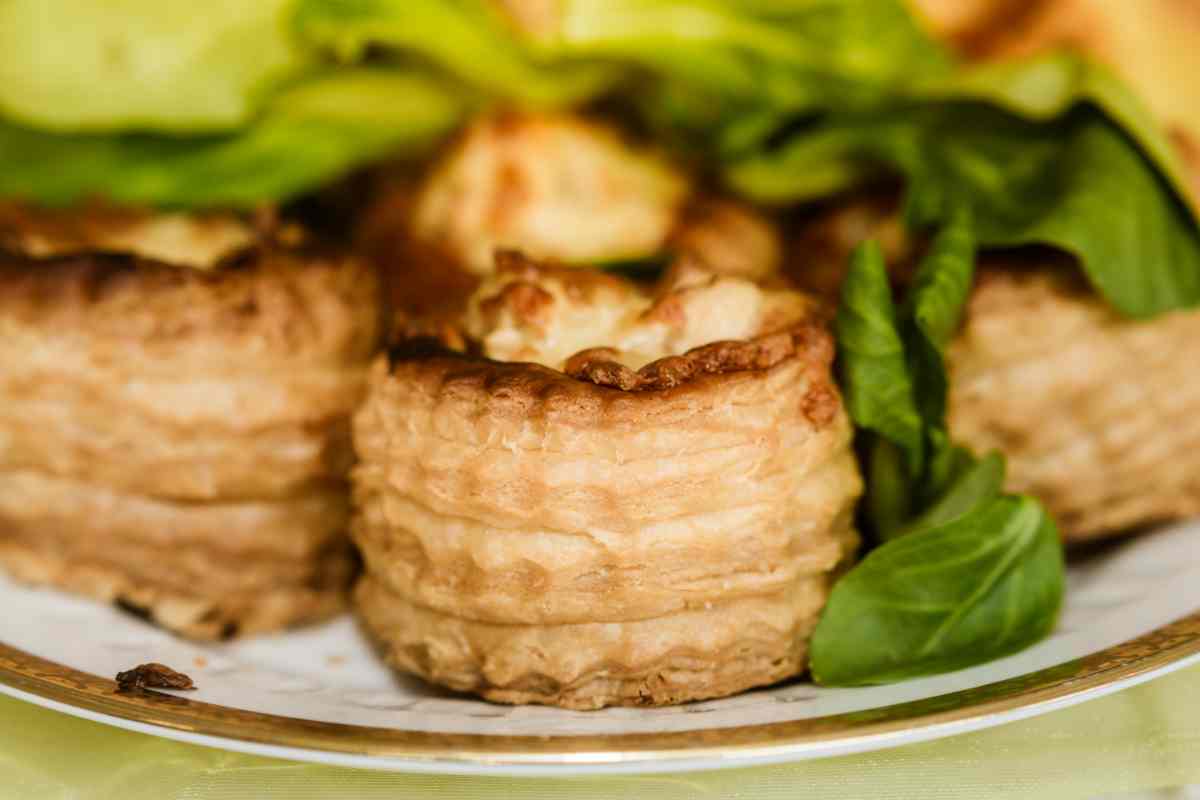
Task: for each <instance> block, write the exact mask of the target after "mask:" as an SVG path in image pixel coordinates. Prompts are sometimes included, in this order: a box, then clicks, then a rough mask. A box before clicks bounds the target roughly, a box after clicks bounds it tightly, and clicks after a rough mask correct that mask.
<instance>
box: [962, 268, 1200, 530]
mask: <svg viewBox="0 0 1200 800" xmlns="http://www.w3.org/2000/svg"><path fill="white" fill-rule="evenodd" d="M1198 337H1200V312H1196V311H1185V312H1178V313H1174V314H1167V315H1164V316H1161V317H1158V318H1156V319H1154V320H1151V321H1149V322H1137V321H1134V320H1129V319H1125V318H1123V317H1121V316H1120V315H1118V314H1117V313H1116V312H1115V311H1113V310H1112V309H1111V308H1110V307H1109V306H1108V305H1107V304H1106V303H1105V302H1104V301H1103V300H1101V299H1100V298H1099V297H1097V296H1096V294H1095V292H1094V291H1092V290H1091V289H1090V288H1089V287H1088V286H1086V285H1085V284H1084V283H1083V281H1082V279H1081V278H1080V277H1079V276H1078V275H1077V274H1075V273H1074V272H1072V271H1071V270H1069V269H1064V268H1062V265H1059V267H1058V268H1055V266H1054V265H1053V264H1051V265H1049V266H1047V267H1046V268H1042V269H1037V268H1034V269H1020V268H1019V267H1018V268H1008V269H1006V268H1004V267H1002V266H1000V265H992V266H991V267H990V268H986V269H983V270H982V271H981V274H980V276H979V278H978V280H977V282H976V287H975V291H974V293H973V294H972V296H971V300H970V303H969V305H968V309H967V317H966V324H965V325H964V327H963V330H962V332H961V333H960V334H959V336H958V338H957V339H956V340H955V341H954V344H953V346H952V347H951V348H950V351H949V364H950V372H951V377H950V405H949V412H950V427H951V430H952V432H953V433H954V435H955V436H957V437H958V438H959V439H961V440H962V441H963V442H964V443H966V444H967V445H969V446H970V447H972V448H973V449H975V450H977V451H980V452H983V451H986V450H991V449H996V450H1000V451H1001V452H1003V453H1005V454H1006V455H1007V456H1008V465H1009V467H1008V474H1009V485H1010V486H1011V488H1012V489H1013V490H1014V491H1019V492H1029V493H1030V494H1033V495H1036V496H1038V497H1040V498H1042V499H1043V500H1044V501H1045V503H1046V505H1047V507H1048V508H1049V509H1050V511H1051V513H1052V514H1053V515H1054V517H1055V519H1056V520H1057V522H1058V525H1059V528H1060V529H1062V531H1063V532H1064V533H1065V534H1066V536H1067V538H1069V539H1072V540H1081V539H1088V538H1094V537H1099V536H1103V535H1105V534H1111V533H1116V532H1119V531H1123V530H1127V529H1129V528H1132V527H1136V526H1139V525H1146V524H1149V523H1152V522H1161V521H1164V520H1170V519H1176V518H1179V517H1188V516H1194V515H1196V514H1200V476H1198V474H1197V468H1200V461H1198V460H1197V459H1198V454H1200V422H1197V420H1198V419H1200V414H1198V412H1200V384H1197V383H1193V382H1192V380H1191V378H1192V374H1191V370H1192V366H1191V365H1192V363H1193V361H1194V356H1193V348H1194V342H1196V341H1197V340H1198Z"/></svg>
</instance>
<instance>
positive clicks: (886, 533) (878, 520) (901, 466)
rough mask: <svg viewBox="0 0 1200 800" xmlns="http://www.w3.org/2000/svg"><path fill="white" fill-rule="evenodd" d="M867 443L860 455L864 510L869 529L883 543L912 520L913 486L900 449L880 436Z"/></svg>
mask: <svg viewBox="0 0 1200 800" xmlns="http://www.w3.org/2000/svg"><path fill="white" fill-rule="evenodd" d="M870 440H871V444H870V445H869V446H868V447H866V448H864V449H865V451H866V452H865V454H864V456H863V468H864V470H865V471H866V475H865V478H866V496H865V497H864V510H865V512H866V515H867V519H868V520H869V521H870V524H871V530H872V531H873V532H874V533H875V535H876V536H877V537H878V538H879V539H880V540H881V541H886V540H888V539H890V538H892V537H893V536H896V535H897V534H898V533H899V532H900V531H902V530H903V529H904V525H905V523H906V522H907V521H908V520H909V519H911V518H912V513H913V505H914V504H915V501H916V499H917V497H916V495H917V487H916V486H914V481H913V478H912V477H911V476H910V475H909V470H908V465H907V464H905V462H904V457H903V456H904V454H903V452H902V451H901V450H900V448H899V447H897V446H896V445H895V444H893V443H892V442H890V441H888V440H887V439H885V438H883V437H882V436H871V437H870Z"/></svg>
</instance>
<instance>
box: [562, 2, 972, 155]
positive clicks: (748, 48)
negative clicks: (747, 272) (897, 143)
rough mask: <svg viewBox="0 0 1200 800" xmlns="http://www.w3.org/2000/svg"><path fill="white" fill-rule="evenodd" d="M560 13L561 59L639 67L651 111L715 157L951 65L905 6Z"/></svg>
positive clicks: (572, 9)
mask: <svg viewBox="0 0 1200 800" xmlns="http://www.w3.org/2000/svg"><path fill="white" fill-rule="evenodd" d="M560 16H561V22H560V24H559V25H558V26H557V28H556V30H555V31H554V33H553V34H552V35H548V36H547V37H546V39H547V40H548V42H549V49H550V50H551V51H552V52H555V53H558V54H560V55H563V56H566V57H569V58H575V59H579V58H586V59H592V60H597V61H604V62H610V63H614V64H621V65H623V66H624V67H626V68H636V69H637V70H639V71H640V73H642V74H644V76H645V77H641V76H639V75H637V74H636V73H635V77H634V78H633V79H632V80H631V81H629V82H628V84H627V85H628V87H629V89H630V90H631V92H632V93H633V94H634V95H635V97H636V98H638V99H639V100H640V103H639V107H640V109H641V110H642V112H643V114H644V115H645V116H647V117H648V118H649V119H650V120H652V121H653V122H654V123H655V127H656V128H657V129H658V131H659V132H660V133H666V134H668V135H670V136H671V137H672V138H674V139H675V141H676V142H684V143H686V144H688V145H689V146H691V147H692V148H693V149H696V150H699V151H700V154H701V155H703V156H704V157H706V158H708V159H712V158H713V157H714V156H716V157H718V158H726V157H728V156H729V155H730V154H732V153H746V152H752V151H756V150H759V149H761V148H762V146H763V143H764V140H765V139H766V138H767V137H768V136H770V135H771V134H773V133H774V132H775V130H776V129H777V128H778V125H779V123H780V122H787V121H788V120H789V119H790V118H791V117H794V116H795V115H798V114H807V113H824V112H826V111H829V110H848V109H863V108H874V107H877V106H878V105H879V104H880V103H882V102H884V101H885V100H886V99H887V98H888V97H889V96H891V95H892V94H893V93H894V92H895V91H897V89H898V87H900V86H902V85H904V84H906V83H909V82H912V81H914V80H916V79H917V78H919V77H929V76H933V75H936V74H939V73H940V72H942V71H944V70H948V69H949V68H950V64H951V61H950V59H949V57H948V56H947V54H946V53H945V52H944V51H943V50H942V49H941V48H940V47H939V46H938V45H937V44H935V43H934V42H933V41H932V40H931V39H930V38H929V37H928V36H926V35H925V33H924V32H923V31H922V30H921V29H920V28H919V26H918V25H917V24H916V22H915V21H914V20H913V18H912V16H911V15H910V14H909V12H908V10H907V8H906V7H905V4H904V3H903V2H901V0H837V1H836V2H830V1H829V0H777V1H775V2H762V0H562V2H561V6H560ZM764 119H767V120H773V122H772V124H768V125H762V124H760V123H761V121H762V120H764ZM747 120H752V121H753V124H751V125H750V126H749V129H748V126H747V124H746V122H747ZM750 129H752V130H753V132H754V135H748V133H749V132H750Z"/></svg>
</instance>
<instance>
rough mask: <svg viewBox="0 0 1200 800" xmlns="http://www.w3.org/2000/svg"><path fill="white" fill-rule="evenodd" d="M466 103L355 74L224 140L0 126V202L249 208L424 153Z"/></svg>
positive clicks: (437, 88)
mask: <svg viewBox="0 0 1200 800" xmlns="http://www.w3.org/2000/svg"><path fill="white" fill-rule="evenodd" d="M469 102H470V101H469V98H467V97H464V96H462V93H461V92H460V93H455V92H452V91H448V90H447V88H446V86H445V84H444V83H443V82H442V81H440V80H437V79H433V78H430V77H428V76H423V75H419V74H404V73H400V72H397V71H394V70H347V71H337V72H334V73H331V74H329V75H326V76H322V77H318V78H313V79H310V80H308V81H305V82H303V83H300V84H297V85H296V86H294V87H292V88H291V89H289V90H287V91H285V92H283V93H282V94H280V95H279V96H278V97H276V98H275V99H274V100H273V101H272V102H271V103H270V105H269V106H268V107H267V108H266V109H265V110H264V112H263V113H262V115H261V116H260V118H259V119H257V120H256V121H255V122H254V123H253V124H252V125H249V126H248V127H246V128H244V129H241V130H238V131H237V132H234V133H230V134H224V135H214V136H207V137H189V138H170V137H163V136H150V135H138V134H124V135H53V134H47V133H45V132H42V131H37V130H33V129H30V128H25V127H20V126H17V125H13V124H11V123H5V122H3V121H0V153H4V160H5V165H4V169H2V170H0V195H17V196H22V197H30V198H34V199H36V200H38V201H40V202H43V203H47V204H62V203H68V202H71V201H74V200H77V199H79V198H83V197H87V196H89V195H93V194H103V195H105V196H106V197H108V198H110V199H112V200H115V201H118V202H123V203H150V204H157V205H166V206H232V207H249V206H253V205H255V204H257V203H259V202H261V201H262V200H263V199H264V198H270V199H280V198H287V197H291V196H293V195H295V194H298V193H300V192H303V191H305V190H307V189H309V188H311V187H312V186H314V185H318V184H320V183H324V182H326V181H329V180H331V179H332V178H334V177H336V176H337V175H339V174H341V173H343V172H345V171H347V170H349V169H351V168H353V167H354V166H356V165H358V164H360V163H362V162H363V161H364V160H370V159H376V158H381V157H383V156H384V155H392V154H396V153H403V152H423V151H425V150H427V149H428V148H429V147H431V146H432V145H433V144H434V143H435V142H436V141H437V140H438V139H440V138H441V137H442V136H444V135H445V134H446V133H447V132H448V131H449V130H450V129H451V128H452V127H453V126H455V125H456V124H458V122H459V121H460V120H461V119H462V117H463V115H464V113H465V112H466V110H467V108H468V107H469V105H468V104H469ZM51 165H52V167H53V168H52V169H51V168H50V166H51Z"/></svg>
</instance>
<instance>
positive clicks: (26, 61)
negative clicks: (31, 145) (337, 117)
mask: <svg viewBox="0 0 1200 800" xmlns="http://www.w3.org/2000/svg"><path fill="white" fill-rule="evenodd" d="M289 2H290V0H256V2H246V1H245V0H205V2H204V4H203V12H202V13H198V7H197V6H196V4H194V3H193V2H188V1H187V0H105V2H96V1H95V0H4V2H0V114H3V115H7V116H9V117H10V118H11V119H14V120H17V121H19V122H20V123H22V124H24V125H27V126H31V127H39V128H44V129H48V130H55V131H60V132H84V131H88V132H100V131H125V130H159V131H187V132H216V131H223V130H229V129H231V128H234V127H236V126H239V125H242V124H245V123H246V122H248V121H249V120H250V119H251V118H252V117H253V116H254V114H255V113H257V111H258V109H259V107H260V104H261V101H262V100H263V99H264V98H265V97H266V94H267V93H268V92H269V90H272V89H274V88H275V87H276V86H277V85H279V83H280V82H281V81H283V80H285V79H288V78H290V77H292V76H294V75H296V74H297V73H299V72H301V71H302V70H304V69H306V68H307V66H308V63H309V62H308V58H307V56H306V55H305V54H304V53H303V52H302V51H301V50H300V48H298V47H297V46H296V45H295V44H294V43H293V42H292V40H291V37H290V35H289V32H288V30H287V24H286V12H287V6H288V5H289ZM5 161H6V162H7V158H6V159H5Z"/></svg>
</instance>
